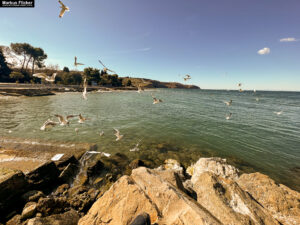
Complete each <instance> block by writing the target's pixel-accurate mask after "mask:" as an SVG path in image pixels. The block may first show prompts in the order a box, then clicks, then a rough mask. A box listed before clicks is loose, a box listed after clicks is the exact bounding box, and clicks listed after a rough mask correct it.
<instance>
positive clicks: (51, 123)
mask: <svg viewBox="0 0 300 225" xmlns="http://www.w3.org/2000/svg"><path fill="white" fill-rule="evenodd" d="M57 124H58V122H54V121H52V120H50V119H48V120H47V121H46V122H45V123H44V124H43V126H42V127H41V128H40V130H43V131H44V130H46V129H48V128H49V129H50V128H52V127H55V126H56V125H57Z"/></svg>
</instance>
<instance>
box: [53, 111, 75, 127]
mask: <svg viewBox="0 0 300 225" xmlns="http://www.w3.org/2000/svg"><path fill="white" fill-rule="evenodd" d="M54 116H56V117H57V118H58V120H59V124H60V125H61V126H65V125H69V123H70V122H69V119H71V118H74V117H76V116H78V115H68V116H67V117H66V119H65V118H64V117H63V116H61V115H58V114H56V115H54Z"/></svg>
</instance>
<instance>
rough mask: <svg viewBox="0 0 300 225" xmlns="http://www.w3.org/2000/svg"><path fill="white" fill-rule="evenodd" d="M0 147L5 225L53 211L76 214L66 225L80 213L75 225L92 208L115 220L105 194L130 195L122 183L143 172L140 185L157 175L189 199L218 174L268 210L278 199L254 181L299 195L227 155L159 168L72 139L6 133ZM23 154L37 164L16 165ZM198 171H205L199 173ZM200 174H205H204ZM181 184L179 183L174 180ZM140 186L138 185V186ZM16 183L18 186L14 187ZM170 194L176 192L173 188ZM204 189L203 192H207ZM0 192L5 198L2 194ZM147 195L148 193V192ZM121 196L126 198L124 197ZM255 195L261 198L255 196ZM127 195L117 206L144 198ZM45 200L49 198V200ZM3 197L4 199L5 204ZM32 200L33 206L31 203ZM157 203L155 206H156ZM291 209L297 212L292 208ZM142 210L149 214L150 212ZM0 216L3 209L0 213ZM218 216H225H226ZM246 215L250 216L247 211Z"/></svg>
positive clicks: (277, 192)
mask: <svg viewBox="0 0 300 225" xmlns="http://www.w3.org/2000/svg"><path fill="white" fill-rule="evenodd" d="M0 146H2V147H1V148H0V168H2V169H1V174H0V178H1V179H0V186H1V189H0V196H1V197H2V200H1V201H2V203H1V204H0V205H1V207H2V206H5V205H6V203H7V201H9V202H10V203H13V204H12V205H11V204H9V205H7V208H6V210H4V209H3V208H2V209H0V211H4V212H5V211H6V213H5V214H4V215H6V216H7V218H6V219H4V218H1V220H2V221H0V223H1V222H5V221H8V220H11V221H10V223H7V224H26V223H25V222H28V223H29V221H30V220H34V221H40V220H41V221H44V222H46V221H48V222H49V220H50V221H52V219H53V218H52V217H51V216H53V215H64V216H66V213H70V214H71V215H72V217H74V215H76V216H75V217H76V218H77V221H76V223H75V222H74V221H73V222H70V223H68V224H70V225H72V224H77V222H78V220H79V218H81V219H80V220H79V224H83V225H85V224H91V220H90V219H91V218H92V217H93V218H94V213H95V212H97V213H96V214H97V220H98V221H101V220H102V219H103V218H104V217H106V216H111V217H112V218H113V219H114V220H118V218H119V217H118V215H117V214H118V213H116V209H114V204H118V202H115V200H114V199H111V197H109V196H110V195H113V196H114V195H116V194H117V193H119V195H122V196H123V195H127V196H131V195H132V192H131V186H130V185H129V187H126V185H127V184H126V185H125V183H126V182H127V181H129V180H131V179H133V183H134V184H138V183H139V182H142V181H141V180H140V178H139V177H143V176H145V177H147V176H148V177H149V180H150V181H151V182H150V183H148V184H147V185H146V184H144V185H146V186H147V187H146V189H147V190H148V191H150V192H151V191H153V190H154V189H155V186H156V185H158V184H157V182H158V180H164V181H163V183H162V184H160V185H159V186H161V185H167V186H169V185H171V186H172V187H173V188H174V185H175V187H176V188H178V190H181V191H182V190H183V192H184V193H186V195H187V196H189V198H191V197H192V198H193V195H194V194H195V192H196V193H197V192H199V187H198V186H197V185H200V186H202V188H204V186H203V185H209V184H210V182H209V180H210V179H211V178H213V179H217V180H219V181H218V182H220V183H221V184H222V186H223V188H225V189H226V190H227V189H228V191H229V192H228V193H231V192H232V194H233V193H235V194H238V195H240V194H239V193H240V191H242V192H243V191H248V193H249V192H252V194H253V195H255V194H256V195H257V196H255V197H254V198H255V200H256V201H257V202H259V203H260V204H262V205H264V204H265V205H264V206H265V207H266V208H268V210H271V212H272V207H269V204H279V203H278V202H277V203H276V202H271V203H270V202H267V201H266V199H264V198H263V197H262V196H261V195H258V194H257V192H260V189H258V187H257V189H256V188H255V187H253V185H254V184H255V185H258V184H259V185H261V186H263V185H265V182H266V181H268V182H269V185H271V186H270V187H269V186H268V187H265V188H268V193H269V194H270V195H273V198H274V197H275V198H279V199H282V198H284V199H290V197H289V196H290V195H291V196H293V198H295V201H296V200H297V199H299V200H300V197H299V196H300V194H299V193H298V192H296V191H293V190H291V189H289V188H288V187H286V186H284V185H277V184H276V183H275V182H274V181H272V180H271V179H270V178H269V177H268V176H266V175H263V174H260V173H258V172H255V173H250V174H249V173H241V172H240V171H239V170H238V169H236V168H235V167H234V166H231V165H230V164H227V163H228V162H227V161H226V160H221V159H220V158H200V160H199V161H201V160H202V161H201V163H200V164H199V161H198V162H196V161H197V160H198V159H195V163H193V164H192V166H189V167H187V166H186V167H183V165H182V164H181V163H180V162H178V161H177V160H174V159H170V158H166V159H164V163H162V165H161V166H160V167H158V169H154V168H157V167H156V166H153V165H151V162H149V161H148V160H144V159H139V158H137V159H133V160H132V159H131V160H130V159H129V158H127V156H126V155H124V154H121V153H116V154H114V155H112V156H110V157H106V156H104V155H102V154H87V153H86V152H89V151H90V152H93V151H97V146H95V145H92V144H84V143H83V144H74V143H73V144H72V143H70V142H69V143H62V142H55V143H54V144H50V143H49V142H47V143H46V142H43V141H38V140H23V139H21V138H15V139H12V138H11V139H7V141H3V139H2V141H0ZM59 153H63V154H64V155H63V156H62V157H61V158H60V159H58V160H56V161H53V160H51V159H53V158H54V157H53V156H56V155H57V154H59ZM1 156H2V157H1ZM4 159H11V160H6V162H9V161H12V162H14V163H13V165H14V166H12V164H9V163H6V164H5V160H4ZM23 159H27V160H28V159H36V160H37V159H39V160H41V161H40V162H39V164H38V165H30V166H31V167H30V168H26V166H28V165H27V164H23V166H24V168H22V167H19V168H18V167H16V160H17V161H18V163H21V164H22V160H23ZM203 160H204V161H203ZM1 164H2V165H1ZM144 168H145V169H144ZM146 168H148V169H146ZM20 169H21V171H20ZM160 171H161V172H160ZM170 171H171V172H170ZM204 172H205V173H204ZM207 172H208V174H207ZM169 173H170V174H169ZM203 173H204V174H205V175H203ZM211 173H212V174H211ZM137 174H139V175H137ZM166 174H168V175H166ZM176 174H177V175H176ZM174 176H175V177H174ZM203 176H204V177H206V178H205V179H204V177H203ZM207 176H208V177H210V176H212V177H211V178H209V179H208V177H207ZM172 177H173V178H172ZM194 177H195V178H194ZM197 177H201V180H203V179H204V180H203V181H204V183H203V182H202V183H199V182H196V184H197V185H196V184H194V185H192V186H191V183H190V182H191V181H193V180H197V179H198V178H197ZM171 178H172V179H171ZM196 178H197V179H196ZM250 178H251V179H250ZM128 179H129V180H128ZM152 179H153V180H152ZM157 179H158V180H157ZM174 179H175V180H177V181H176V182H175V183H174V181H175V180H174ZM206 179H208V180H206ZM224 179H225V180H226V179H227V180H228V181H226V182H225V183H223V182H224V181H225V180H224ZM172 180H173V181H172ZM239 180H240V182H239ZM124 182H125V183H124ZM130 182H131V181H130ZM228 182H229V183H232V182H234V183H235V182H236V183H238V185H239V186H241V187H242V190H240V191H237V190H236V189H235V188H234V189H232V186H231V185H229V186H226V185H227V183H228ZM249 182H250V183H249ZM180 183H181V185H179V184H180ZM50 184H51V185H50ZM124 185H125V186H124ZM139 185H140V184H139ZM139 185H138V187H139V188H140V186H139ZM182 185H183V186H182ZM224 185H225V186H224ZM251 185H252V186H251ZM255 185H254V186H255ZM171 186H170V187H171ZM233 186H234V185H233ZM15 188H17V189H16V190H15ZM153 188H154V189H153ZM205 188H208V189H207V191H212V190H214V185H213V186H205ZM211 188H212V189H211ZM244 189H245V190H244ZM13 190H14V191H13ZM79 190H81V191H79ZM216 190H218V189H216ZM78 191H79V192H78ZM133 193H135V192H133ZM175 193H177V191H176V192H175ZM193 193H194V194H193ZM205 193H206V194H207V192H205ZM221 193H223V192H221ZM225 193H226V192H225ZM225 193H224V194H225ZM26 194H27V195H26ZM284 194H286V195H287V194H288V196H285V195H284ZM24 195H25V197H26V196H28V195H29V197H26V199H25V200H24ZM222 195H223V194H222ZM227 195H228V194H227ZM4 196H5V198H4V199H3V197H4ZM172 196H173V197H172V198H171V199H170V200H174V201H175V200H176V199H177V198H175V197H176V196H175V197H174V193H172ZM180 196H181V197H180V198H187V197H185V196H182V194H180ZM199 196H201V195H199V193H198V198H199ZM209 196H210V195H208V196H207V197H208V198H210V197H209ZM242 196H243V195H242ZM297 196H298V197H297ZM149 197H150V198H152V197H151V196H149ZM227 197H228V196H227ZM252 197H253V196H252ZM124 198H126V197H125V196H124ZM141 198H142V197H141V196H140V197H139V199H141ZM163 198H164V197H163V196H161V197H159V198H155V199H156V200H155V199H152V203H153V202H155V201H161V200H163ZM173 198H174V199H173ZM258 198H261V199H259V200H258ZM0 199H1V198H0ZM22 199H23V200H22ZM105 199H106V200H105ZM187 199H188V198H187ZM129 200H130V201H129ZM132 200H133V199H132V196H131V197H130V199H128V201H129V202H131V203H128V204H129V205H128V206H126V205H123V207H125V208H122V209H123V210H125V211H126V210H128V209H126V207H133V206H132V205H130V204H137V205H139V204H142V203H143V204H146V203H145V202H143V200H141V203H139V202H135V203H132ZM196 200H197V198H196ZM49 201H50V202H52V203H51V204H50V203H49ZM103 201H111V202H112V206H111V208H109V206H107V209H103V206H100V205H101V204H102V203H101V202H103ZM176 201H177V200H176ZM187 201H190V200H187ZM211 201H212V203H211V204H215V205H214V207H221V206H219V205H218V204H219V202H218V201H217V200H216V199H213V198H212V199H211ZM242 201H245V202H248V201H250V200H249V199H248V198H247V197H245V196H244V197H242ZM263 201H266V202H263ZM288 201H290V202H289V204H288V205H289V207H292V208H293V210H294V208H295V207H296V206H295V204H296V203H293V202H292V201H291V200H288ZM3 202H5V204H4V203H3ZM16 202H18V203H16ZM47 202H48V203H49V204H50V205H49V204H48V205H47V204H46V203H47ZM59 202H60V203H59ZM114 202H115V203H114ZM262 202H263V203H262ZM61 204H62V205H61ZM99 204H100V205H99ZM147 204H148V203H147ZM153 204H154V203H153ZM175 204H176V203H175ZM178 204H179V203H178ZM189 204H193V203H188V205H189ZM200 204H201V202H200ZM245 204H246V203H245ZM247 204H248V207H249V210H250V211H252V210H258V209H256V207H255V209H252V208H251V207H253V204H254V203H251V204H250V203H249V202H248V203H247ZM33 205H34V206H35V207H33ZM250 205H251V206H250ZM296 205H297V204H296ZM205 206H206V205H205ZM205 206H204V207H205ZM28 207H31V208H34V210H33V211H30V212H31V213H29V214H26V208H28ZM47 207H48V208H47ZM116 207H117V206H116ZM157 207H158V208H159V206H157ZM161 207H162V206H161ZM211 207H212V206H211ZM222 207H223V206H222ZM31 208H29V209H31ZM46 208H47V209H46ZM150 208H151V207H150ZM231 208H233V209H234V207H233V206H231ZM29 209H27V210H29ZM103 210H104V211H105V210H108V211H111V214H109V215H104V214H103ZM189 210H190V209H189ZM207 210H208V211H210V213H211V214H213V215H214V218H215V217H217V218H218V216H216V215H219V213H220V212H218V213H216V212H211V211H212V209H211V208H209V209H207ZM299 210H300V209H299ZM9 211H11V212H9ZM13 211H14V213H13ZM24 211H25V212H24ZM138 211H139V210H138ZM194 211H195V212H198V211H199V209H193V210H192V211H191V212H193V214H194V213H195V212H194ZM234 211H235V210H234ZM237 212H238V210H237ZM237 212H235V213H237ZM295 212H296V213H298V211H297V210H296V211H295ZM295 212H294V211H293V213H292V212H290V211H286V210H283V209H281V210H279V211H278V212H276V214H274V212H272V213H273V214H274V215H276V217H275V221H277V220H280V221H281V222H283V221H285V222H286V221H292V220H295V218H294V217H295V215H294V213H295ZM11 213H12V214H11ZM147 213H149V211H148V212H147ZM151 213H154V214H151ZM264 213H266V212H264ZM272 213H269V214H272ZM299 213H300V212H299ZM24 214H25V216H24ZM150 214H151V215H150V217H151V218H152V220H151V221H160V220H162V219H164V220H168V221H169V216H168V215H164V216H158V215H157V216H154V215H156V214H155V212H153V211H151V210H150ZM267 214H268V213H267ZM269 214H268V215H267V216H266V215H264V216H263V217H261V218H260V219H262V220H265V219H266V218H268V219H266V220H267V221H269V220H270V221H272V218H271V217H270V215H269ZM1 215H3V214H2V213H1ZM282 215H284V216H282ZM297 215H300V214H297ZM103 216H104V217H103ZM134 216H136V213H133V214H130V213H129V214H128V215H127V216H126V218H127V220H128V221H131V220H132V219H133V217H134ZM194 216H195V217H196V216H197V217H198V216H201V215H200V214H198V213H196V214H194ZM206 216H207V215H206ZM223 216H224V217H226V216H225V215H223ZM56 217H57V216H56ZM160 217H162V218H160ZM57 218H58V217H57ZM101 218H102V219H101ZM299 218H300V217H299ZM250 219H252V220H253V218H251V216H250ZM273 219H274V218H273ZM164 220H162V221H164ZM255 220H256V219H255ZM128 221H127V222H128ZM52 222H53V221H52ZM119 222H120V221H119ZM190 222H191V221H190ZM231 222H232V221H231ZM96 224H102V223H100V222H99V223H96ZM108 224H118V223H116V222H114V223H108ZM119 224H124V221H122V222H121V223H119ZM158 224H160V223H158ZM166 224H172V223H166ZM186 224H192V223H186ZM255 224H256V223H255ZM266 224H270V223H266ZM274 224H276V223H274ZM286 224H293V223H286Z"/></svg>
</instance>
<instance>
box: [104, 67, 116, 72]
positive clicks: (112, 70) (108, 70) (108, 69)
mask: <svg viewBox="0 0 300 225" xmlns="http://www.w3.org/2000/svg"><path fill="white" fill-rule="evenodd" d="M106 70H108V71H110V72H112V73H116V72H115V71H113V70H110V69H107V68H106Z"/></svg>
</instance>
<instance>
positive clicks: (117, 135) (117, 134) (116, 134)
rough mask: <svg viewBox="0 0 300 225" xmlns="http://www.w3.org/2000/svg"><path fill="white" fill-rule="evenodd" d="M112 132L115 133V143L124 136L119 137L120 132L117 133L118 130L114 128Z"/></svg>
mask: <svg viewBox="0 0 300 225" xmlns="http://www.w3.org/2000/svg"><path fill="white" fill-rule="evenodd" d="M114 130H115V131H116V133H115V136H116V137H117V138H116V141H119V140H121V139H122V138H123V136H124V135H121V134H120V131H119V130H118V129H115V128H114Z"/></svg>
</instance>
